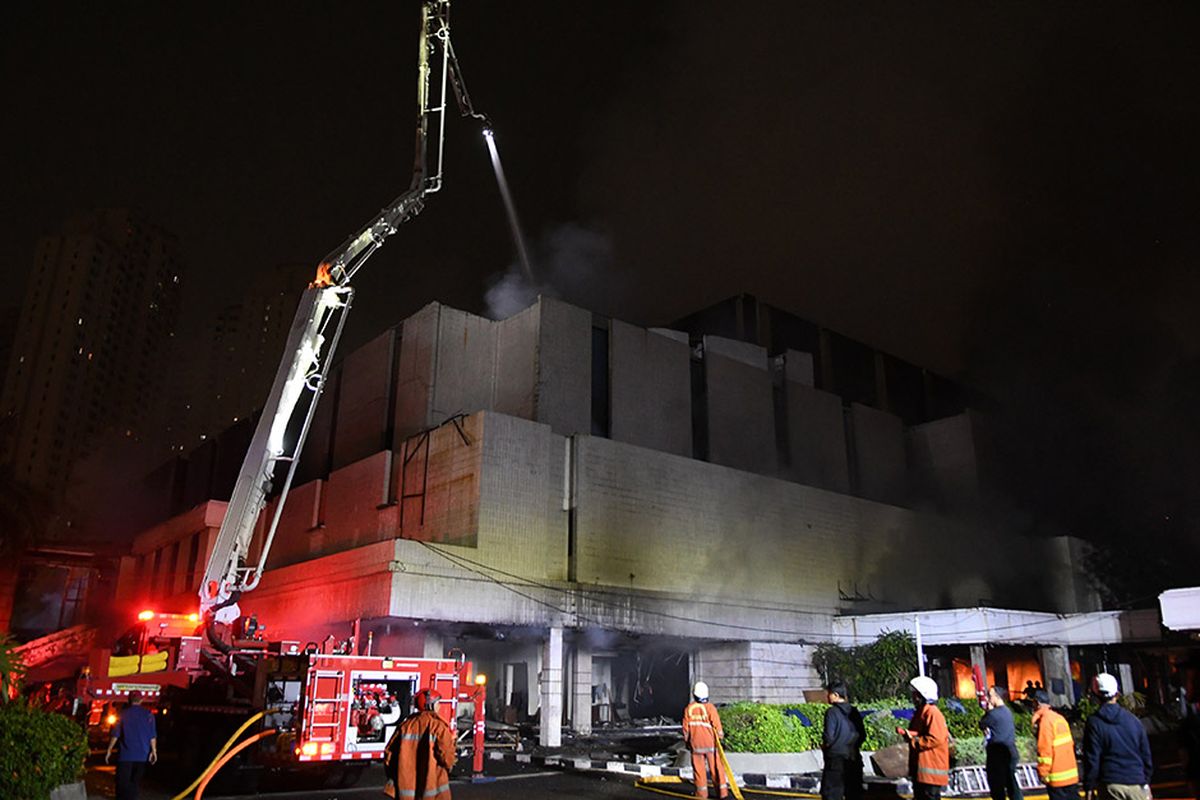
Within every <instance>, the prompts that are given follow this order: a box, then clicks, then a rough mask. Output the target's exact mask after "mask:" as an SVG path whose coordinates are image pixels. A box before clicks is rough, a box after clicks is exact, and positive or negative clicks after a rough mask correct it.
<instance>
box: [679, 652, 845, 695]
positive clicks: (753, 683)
mask: <svg viewBox="0 0 1200 800" xmlns="http://www.w3.org/2000/svg"><path fill="white" fill-rule="evenodd" d="M813 651H814V648H812V647H810V646H807V645H798V644H784V643H764V642H725V643H721V644H715V645H705V646H701V647H699V648H698V649H697V650H696V654H695V660H694V661H693V666H692V671H693V674H694V679H695V680H702V681H704V682H705V683H707V684H708V689H709V691H710V692H711V696H712V699H713V700H714V702H718V703H721V702H730V701H736V700H742V699H746V698H753V699H754V700H756V701H758V702H761V703H802V702H804V691H805V690H806V689H808V690H813V689H818V688H820V686H821V683H822V681H821V676H820V674H819V673H818V672H817V671H816V669H814V668H813V665H812V656H813Z"/></svg>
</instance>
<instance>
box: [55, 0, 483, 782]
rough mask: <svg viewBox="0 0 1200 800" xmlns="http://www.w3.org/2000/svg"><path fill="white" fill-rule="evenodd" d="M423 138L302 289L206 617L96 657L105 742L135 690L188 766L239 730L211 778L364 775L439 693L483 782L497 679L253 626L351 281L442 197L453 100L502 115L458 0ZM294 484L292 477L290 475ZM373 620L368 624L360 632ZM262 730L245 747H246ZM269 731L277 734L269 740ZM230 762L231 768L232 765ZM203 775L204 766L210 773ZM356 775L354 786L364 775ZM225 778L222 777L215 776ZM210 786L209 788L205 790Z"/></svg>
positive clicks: (424, 12)
mask: <svg viewBox="0 0 1200 800" xmlns="http://www.w3.org/2000/svg"><path fill="white" fill-rule="evenodd" d="M417 53H418V56H417V129H416V154H415V159H414V164H413V177H412V181H411V183H410V185H409V187H408V189H407V190H406V191H405V192H403V193H402V194H401V195H400V196H399V197H397V198H396V199H395V200H394V201H392V203H391V204H389V205H388V206H386V207H385V208H384V209H383V210H381V211H380V212H379V213H378V214H377V215H376V216H374V217H373V218H372V219H371V220H370V221H369V222H368V223H367V224H366V225H364V226H363V227H362V228H360V229H359V230H358V231H357V232H356V233H354V234H352V235H351V236H350V237H349V238H348V239H347V240H346V241H345V242H344V243H343V244H342V245H341V246H340V247H338V248H336V249H335V250H333V251H332V252H330V253H329V254H328V255H327V256H326V257H325V258H324V259H322V261H321V262H320V264H319V266H318V268H317V275H316V278H315V279H314V280H313V282H312V283H311V284H310V285H309V287H308V289H307V290H306V291H305V292H304V293H303V295H302V297H301V300H300V304H299V307H298V309H297V311H296V315H295V317H294V318H293V321H292V327H291V329H290V332H289V335H288V339H287V344H286V346H285V350H284V354H283V358H282V361H281V363H280V365H279V368H278V370H277V371H276V373H275V377H274V380H273V382H272V385H271V391H270V394H269V395H268V397H267V400H266V403H265V405H264V407H263V412H262V415H261V416H260V418H259V421H258V424H257V427H256V428H255V431H254V435H253V438H252V439H251V442H250V446H249V448H248V449H247V452H246V455H245V458H244V460H243V462H242V466H241V469H240V471H239V473H238V477H237V480H236V482H235V484H234V489H233V493H232V496H231V498H230V501H229V505H228V507H227V510H226V513H225V517H224V520H223V521H222V524H221V529H220V531H219V533H218V535H217V539H216V542H215V544H214V547H213V551H212V553H211V556H210V558H209V561H208V565H207V568H206V570H205V572H204V576H203V579H202V580H201V582H200V586H199V601H200V602H199V611H198V612H196V613H191V614H175V613H161V612H157V611H153V610H147V611H143V612H142V613H141V614H140V615H139V618H138V622H137V625H135V626H134V627H132V628H131V629H130V630H129V631H128V632H127V633H126V634H125V635H123V636H122V637H121V638H120V640H119V641H118V642H117V643H116V644H115V645H114V647H113V648H110V649H106V650H98V651H95V652H93V653H92V655H91V659H90V663H89V664H88V666H87V667H86V668H85V669H84V671H83V674H82V675H81V677H80V679H79V682H78V687H77V698H78V699H79V700H81V701H83V702H85V703H86V704H87V712H88V714H89V722H90V723H91V725H92V728H93V729H94V730H96V731H97V732H99V733H101V734H107V730H108V727H109V726H111V724H112V723H113V722H115V717H114V715H113V713H112V712H113V710H114V709H115V707H116V706H117V704H119V703H122V702H125V701H127V700H128V697H129V694H130V692H133V691H138V692H140V693H142V694H143V696H144V699H145V702H146V704H147V705H149V706H152V707H154V708H155V709H156V712H157V714H158V715H159V729H160V742H161V744H162V745H163V748H160V749H167V748H169V746H170V743H171V742H172V741H174V742H176V743H178V744H181V745H182V744H183V743H184V742H186V743H187V745H186V748H182V747H181V751H185V752H182V753H181V754H182V755H183V756H184V757H185V758H184V761H185V764H184V766H185V768H186V767H187V766H189V765H188V764H186V760H187V757H189V756H190V757H191V758H192V759H196V758H198V757H201V755H199V754H203V755H206V753H205V750H210V751H211V750H212V749H213V748H211V747H209V748H206V747H204V746H197V745H198V744H199V743H200V742H201V741H202V740H204V739H205V737H210V738H211V737H212V736H213V735H214V734H215V735H216V736H217V737H218V740H219V737H220V736H222V735H224V733H225V732H226V731H227V730H229V729H231V728H234V727H236V726H238V725H239V724H240V727H237V731H236V733H235V735H234V736H231V737H230V738H229V740H228V741H227V742H226V744H225V746H224V747H223V748H217V753H218V758H216V759H214V760H213V762H212V763H211V764H210V766H209V767H208V768H206V769H205V773H206V774H207V773H212V772H214V771H215V770H218V769H220V766H221V765H222V764H224V763H225V761H227V760H229V758H231V757H232V756H233V754H235V753H239V752H241V750H242V749H243V748H249V752H247V753H246V755H252V756H253V761H254V763H255V764H257V765H258V766H260V767H265V768H269V769H276V768H286V767H295V766H297V765H305V764H326V765H330V764H336V765H340V766H343V767H345V766H347V765H365V764H366V763H368V762H369V761H371V760H373V759H379V758H381V757H382V756H383V752H384V748H385V746H386V744H387V742H388V740H389V739H390V738H391V735H392V733H393V732H394V731H395V729H396V726H397V725H398V724H399V722H400V720H401V719H402V718H403V717H404V716H406V715H407V713H408V711H409V709H410V706H411V703H410V701H411V699H412V697H413V696H414V695H415V694H416V693H417V692H418V691H420V690H422V689H434V690H436V691H438V692H439V693H440V694H441V696H442V697H443V699H444V702H443V703H442V704H441V705H440V708H439V713H440V714H441V715H442V716H443V717H444V718H445V719H446V720H447V722H450V723H451V724H452V725H453V724H454V723H455V721H456V718H457V715H458V709H459V705H460V704H461V703H463V702H472V703H474V706H475V711H474V721H473V725H472V728H471V729H472V730H473V731H474V751H475V752H474V770H475V772H476V773H480V772H481V771H482V766H483V765H482V757H483V753H482V745H483V741H482V739H483V708H484V692H485V689H486V678H485V677H484V676H482V675H475V674H473V671H472V666H471V663H470V662H469V661H467V660H466V659H465V658H464V657H462V655H461V654H460V655H459V656H458V657H457V658H444V659H422V658H407V657H399V656H391V655H382V654H376V653H373V652H372V647H371V640H370V637H368V638H367V641H366V642H365V643H364V642H362V641H360V640H359V637H358V636H357V635H352V636H350V637H349V638H348V639H347V640H345V641H342V642H335V641H333V638H332V637H330V639H328V640H326V641H325V642H322V643H320V644H317V643H311V642H310V643H307V644H303V645H302V644H301V642H300V641H298V640H297V641H289V640H286V639H284V640H279V641H267V640H266V639H265V638H264V637H263V636H262V635H261V630H259V626H258V624H257V621H256V619H255V618H254V617H253V616H252V615H251V616H247V615H244V614H243V612H242V609H241V607H240V601H241V599H242V597H243V595H244V594H245V593H246V592H248V591H251V590H253V589H254V588H255V587H256V586H257V585H258V583H259V580H260V579H261V577H262V573H263V568H264V565H265V563H266V560H267V555H268V554H269V552H270V550H271V543H272V541H273V539H274V536H275V531H276V528H277V526H278V524H279V519H280V515H281V514H282V511H283V507H284V503H285V502H286V500H287V495H288V491H289V489H290V488H291V485H292V480H293V477H294V476H295V472H296V467H297V464H298V463H299V455H300V452H301V450H302V449H303V447H304V442H305V439H306V438H307V435H308V431H309V428H310V426H311V423H312V420H313V416H314V414H315V412H316V408H317V402H318V400H319V399H320V397H321V394H322V391H323V389H324V386H325V379H326V375H327V373H328V370H329V367H330V365H331V363H332V359H333V354H334V351H335V350H336V347H337V343H338V340H339V338H340V337H341V333H342V330H343V328H344V326H345V323H346V318H347V315H348V313H349V310H350V305H351V301H352V300H353V297H354V289H353V288H352V286H351V280H352V279H353V277H354V275H355V274H356V273H357V272H358V270H359V269H361V267H362V266H363V264H364V263H365V262H366V260H367V259H368V258H369V257H370V256H371V255H372V254H373V253H374V252H375V251H376V250H378V249H379V247H381V246H382V245H383V243H384V241H385V240H386V239H387V238H388V237H389V236H391V235H392V234H393V233H395V232H396V230H397V228H398V227H399V226H400V225H401V224H402V223H404V222H406V221H408V220H410V219H412V218H413V217H414V216H416V215H417V214H418V213H420V211H421V210H422V208H423V207H424V203H425V200H426V198H427V197H428V196H429V195H430V194H433V193H435V192H437V191H439V190H440V189H441V186H442V153H443V142H444V128H445V119H446V109H447V105H448V104H447V95H448V93H449V92H451V91H452V92H453V95H454V99H455V100H456V102H457V105H458V110H459V112H460V114H461V115H462V116H463V117H464V118H473V119H475V120H477V121H479V122H481V123H482V126H483V131H482V132H483V133H484V135H485V136H490V135H491V128H490V123H489V122H488V119H487V117H486V116H484V115H483V114H480V113H478V112H477V111H476V110H475V108H474V106H473V105H472V103H471V100H470V96H469V95H468V94H467V91H466V86H465V83H464V81H463V77H462V72H461V70H460V68H459V65H458V61H457V58H456V57H455V54H454V48H453V46H452V44H451V41H450V0H423V2H422V5H421V29H420V35H419V39H418V43H417ZM280 467H282V468H283V469H282V470H281V472H282V475H280V476H277V475H276V472H277V468H280ZM275 496H278V502H277V503H276V507H275V513H274V515H273V517H272V518H271V519H269V520H268V521H267V524H266V525H265V526H264V529H265V535H264V537H263V540H262V542H261V546H260V547H259V548H258V560H257V563H250V562H249V560H248V557H249V553H250V548H251V540H252V539H253V537H254V534H255V531H256V530H258V529H259V525H258V523H259V516H260V514H261V512H262V510H263V508H264V507H265V506H266V503H267V501H268V499H270V498H271V497H275ZM357 628H358V623H357V622H356V623H355V629H356V631H357ZM247 722H249V723H250V726H258V732H257V733H254V732H252V733H251V734H250V736H249V738H247V739H244V740H243V741H242V742H241V743H239V744H237V745H236V746H234V742H235V741H236V740H237V739H238V736H239V735H240V734H241V733H243V732H244V731H246V730H250V727H249V726H248V725H247ZM268 733H269V734H270V735H268ZM222 758H223V759H225V760H221V759H222ZM201 766H202V765H201ZM356 772H357V771H356V770H351V771H350V772H346V771H345V770H342V774H353V773H356ZM210 777H211V775H210ZM201 788H203V787H201Z"/></svg>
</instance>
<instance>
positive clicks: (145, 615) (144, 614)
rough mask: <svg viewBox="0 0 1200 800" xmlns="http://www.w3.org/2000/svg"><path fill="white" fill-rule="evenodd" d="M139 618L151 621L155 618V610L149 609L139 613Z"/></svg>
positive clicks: (143, 620)
mask: <svg viewBox="0 0 1200 800" xmlns="http://www.w3.org/2000/svg"><path fill="white" fill-rule="evenodd" d="M138 619H139V620H140V621H142V622H149V621H150V620H152V619H154V612H153V611H150V610H149V609H147V610H145V611H143V612H141V613H140V614H138Z"/></svg>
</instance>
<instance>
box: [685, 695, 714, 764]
mask: <svg viewBox="0 0 1200 800" xmlns="http://www.w3.org/2000/svg"><path fill="white" fill-rule="evenodd" d="M723 735H724V731H723V730H722V729H721V715H720V714H718V713H717V707H716V706H714V705H713V704H712V703H695V702H693V703H688V704H687V707H686V708H684V709H683V741H685V742H686V743H687V746H688V749H689V750H691V751H692V752H693V753H711V752H713V751H714V750H715V749H716V747H717V739H718V738H720V737H721V736H723Z"/></svg>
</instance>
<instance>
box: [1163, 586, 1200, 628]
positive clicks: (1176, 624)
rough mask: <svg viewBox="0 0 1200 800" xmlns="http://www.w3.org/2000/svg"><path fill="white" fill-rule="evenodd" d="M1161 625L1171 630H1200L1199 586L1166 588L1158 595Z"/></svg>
mask: <svg viewBox="0 0 1200 800" xmlns="http://www.w3.org/2000/svg"><path fill="white" fill-rule="evenodd" d="M1158 605H1159V607H1160V608H1161V609H1162V621H1163V625H1165V626H1167V627H1168V628H1170V629H1171V630H1173V631H1200V586H1193V587H1191V588H1190V589H1168V590H1167V591H1165V592H1163V593H1162V594H1160V595H1159V596H1158Z"/></svg>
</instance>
